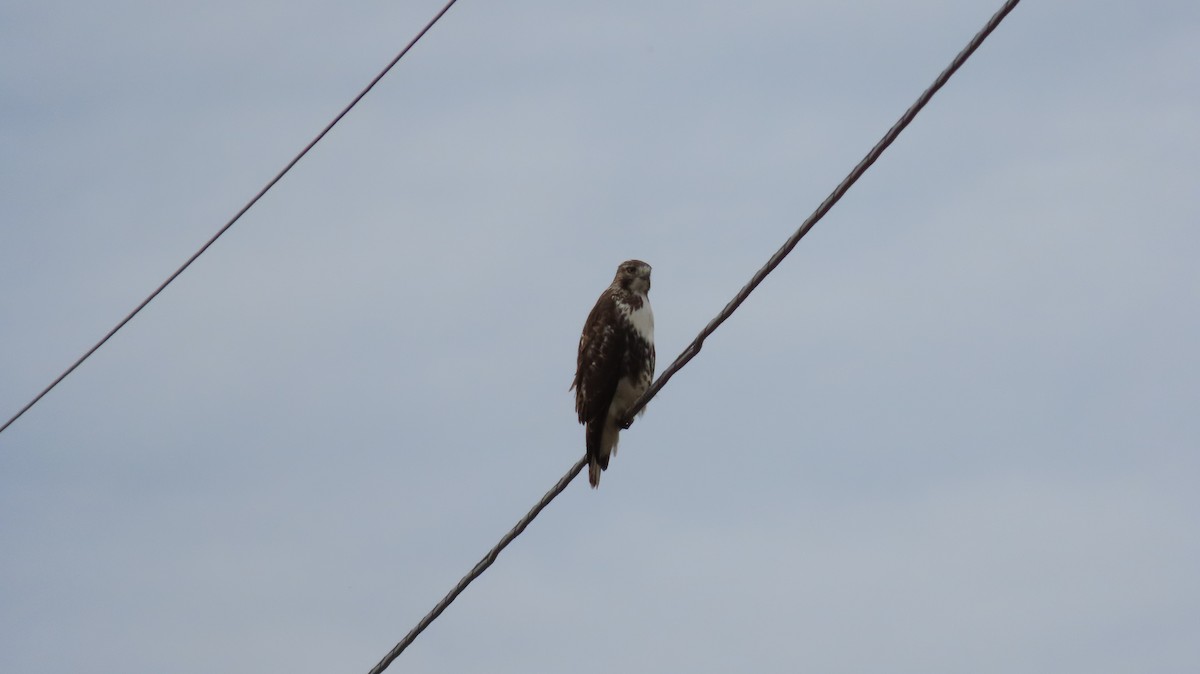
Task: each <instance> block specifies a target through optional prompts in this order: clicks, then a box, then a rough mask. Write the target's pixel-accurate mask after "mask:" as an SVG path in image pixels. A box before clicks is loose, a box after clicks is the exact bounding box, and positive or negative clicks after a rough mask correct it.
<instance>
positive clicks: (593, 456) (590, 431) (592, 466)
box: [586, 421, 608, 489]
mask: <svg viewBox="0 0 1200 674" xmlns="http://www.w3.org/2000/svg"><path fill="white" fill-rule="evenodd" d="M603 433H604V422H603V421H599V422H591V423H589V424H588V425H587V431H586V437H587V457H588V482H589V483H590V484H591V485H592V489H595V488H596V487H599V486H600V471H602V470H607V469H608V457H607V456H601V455H600V444H601V438H602V437H603Z"/></svg>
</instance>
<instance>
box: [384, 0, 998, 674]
mask: <svg viewBox="0 0 1200 674" xmlns="http://www.w3.org/2000/svg"><path fill="white" fill-rule="evenodd" d="M1019 3H1020V0H1008V1H1007V2H1005V3H1004V6H1003V7H1001V8H1000V10H999V11H997V12H996V13H995V14H993V15H992V18H991V19H989V20H988V22H987V24H985V25H984V27H983V28H982V29H980V31H979V32H978V33H976V34H975V37H973V38H971V41H970V42H969V43H967V46H966V47H964V48H963V50H962V51H960V52H959V53H958V55H957V56H955V57H954V60H953V61H951V62H950V65H948V66H946V69H945V70H943V71H942V72H941V74H939V75H938V76H937V79H935V80H934V81H933V84H930V85H929V87H928V88H926V89H925V91H923V92H922V93H921V95H920V96H918V97H917V100H916V102H914V103H913V104H912V105H911V106H909V108H908V110H905V111H904V114H903V115H901V116H900V119H899V120H897V121H896V123H895V124H893V125H892V128H890V129H888V131H887V133H885V134H884V135H883V138H880V139H879V142H877V143H875V146H874V147H872V148H871V150H870V151H869V152H867V155H866V156H865V157H863V158H862V161H860V162H858V164H857V165H856V166H855V167H854V168H853V169H852V170H851V171H850V173H849V174H848V175H847V176H846V177H845V178H844V179H842V182H840V183H838V186H837V187H836V188H834V190H833V192H831V193H830V194H829V196H828V197H826V198H825V201H822V202H821V205H820V206H817V209H816V210H815V211H813V212H812V215H810V216H808V218H807V219H806V220H805V221H804V222H803V223H802V224H801V225H800V228H799V229H797V230H796V232H795V233H794V234H792V235H791V236H790V237H788V240H787V241H785V242H784V244H783V246H782V247H780V249H779V250H777V251H775V254H774V255H772V256H771V259H769V260H767V263H766V264H765V265H763V266H762V268H761V269H759V270H758V271H757V272H755V273H754V276H753V277H751V278H750V281H749V282H748V283H746V285H745V286H743V287H742V289H741V290H739V291H738V293H737V295H735V296H734V298H733V299H732V300H730V301H729V304H726V305H725V308H724V309H722V310H721V312H720V313H719V314H717V317H716V318H714V319H713V320H711V321H709V323H708V325H706V326H704V329H703V330H701V331H700V334H699V335H697V336H696V339H694V340H692V342H691V344H688V346H687V348H685V349H684V350H683V353H681V354H679V357H678V358H676V359H675V361H674V362H672V363H671V364H670V365H669V366H667V369H665V370H663V372H662V374H660V375H659V376H658V379H656V380H655V381H654V383H653V384H652V385H651V386H650V388H649V389H647V390H646V392H645V393H644V394H642V397H640V398H638V399H637V401H635V402H634V404H633V406H632V407H630V408H629V411H628V412H627V413H626V415H625V419H624V422H623V423H624V426H625V427H626V428H628V427H629V425H630V424H631V423H632V419H633V418H634V416H635V415H636V414H637V413H638V411H639V410H641V409H642V408H644V407H645V406H646V403H648V402H650V399H651V398H653V397H654V396H655V395H657V394H658V392H659V391H661V390H662V387H663V386H665V385H666V383H667V381H669V380H670V379H671V377H672V376H673V375H674V374H675V373H676V372H678V371H679V370H680V369H681V368H683V366H684V365H687V363H688V361H690V360H691V359H692V358H695V357H696V354H698V353H700V348H701V346H703V344H704V340H705V339H706V338H707V337H708V336H709V335H711V334H712V333H713V332H714V331H716V329H717V328H718V327H720V325H721V324H722V323H724V322H725V320H726V319H728V318H729V317H730V316H731V315H732V314H733V312H734V311H737V308H738V307H739V306H741V304H742V302H745V301H746V298H747V297H749V296H750V293H752V292H754V289H755V288H757V287H758V285H759V284H760V283H762V282H763V279H765V278H766V277H767V275H768V274H770V273H771V272H772V271H773V270H774V269H775V268H776V267H778V266H779V263H780V262H782V261H783V258H785V257H787V255H788V253H790V252H792V249H793V248H795V247H796V244H797V243H799V242H800V239H802V238H804V235H805V234H807V233H808V232H809V230H811V229H812V228H813V225H815V224H817V221H819V220H820V219H821V218H823V217H825V214H826V213H828V212H829V209H831V208H833V205H834V204H836V203H837V202H838V200H840V199H841V198H842V196H843V195H844V194H845V193H846V191H847V190H849V189H850V187H851V186H852V185H853V184H854V183H855V182H856V181H857V180H858V179H859V178H860V177H862V175H863V174H864V173H866V171H867V169H868V168H870V167H871V164H874V163H875V160H876V159H879V156H880V155H882V154H883V151H884V150H886V149H887V148H888V146H889V145H891V144H892V142H893V141H894V140H896V138H897V137H898V136H899V135H900V133H901V132H902V131H904V129H905V127H907V126H908V125H909V124H910V123H911V122H912V121H913V119H914V118H916V116H917V113H919V112H920V111H921V109H922V108H924V107H925V104H927V103H928V102H929V100H930V99H931V98H933V95H934V94H936V93H937V92H938V90H939V89H941V88H942V87H943V86H944V85H945V84H946V82H947V81H949V79H950V77H951V76H953V75H954V73H955V72H956V71H957V70H958V69H959V68H960V67H962V64H963V63H966V61H967V59H969V58H970V57H971V54H973V53H975V50H976V49H978V48H979V45H981V44H983V41H984V40H986V39H987V37H988V36H989V35H991V34H992V31H994V30H995V29H996V27H997V26H999V25H1000V22H1002V21H1004V18H1005V17H1006V16H1008V14H1009V12H1011V11H1012V10H1013V9H1014V8H1015V7H1016V6H1017V4H1019ZM586 462H587V457H584V458H582V459H580V460H579V461H578V462H576V463H575V465H574V466H572V467H571V469H570V470H568V471H567V473H566V474H565V475H563V476H562V478H560V479H559V481H558V483H557V484H555V485H554V487H553V488H551V489H550V491H548V492H546V495H545V496H543V497H542V500H540V501H538V503H537V505H535V506H534V507H533V509H532V510H530V511H529V512H528V513H527V514H526V515H525V517H522V518H521V520H520V521H519V522H517V525H516V526H515V527H513V528H512V529H511V530H510V531H509V532H508V533H507V534H505V535H504V538H501V539H500V542H499V543H497V544H496V546H495V547H493V548H492V549H491V550H490V551H489V552H488V553H487V554H486V555H484V557H483V559H481V560H479V563H478V564H476V565H475V567H474V568H472V569H471V572H470V573H468V574H467V575H465V576H463V578H462V579H461V580H459V581H458V584H457V585H455V586H454V588H453V589H452V590H450V592H449V593H447V594H446V596H445V597H442V600H441V601H439V602H438V603H437V605H436V606H434V607H433V610H431V611H430V612H429V613H427V614H425V617H423V618H421V620H420V622H418V623H417V626H416V627H414V628H413V629H412V630H411V631H409V633H408V634H407V635H405V637H404V638H403V639H402V640H400V642H399V643H397V644H396V645H395V647H393V648H392V650H391V651H390V652H389V653H388V654H387V655H386V656H384V658H383V660H380V661H379V664H377V665H375V667H374V668H373V669H371V671H370V673H369V674H379V673H380V672H382V671H383V670H385V669H387V667H388V665H390V664H391V663H392V661H393V660H395V659H396V658H397V657H398V656H399V655H400V654H401V653H402V652H404V649H406V648H408V646H409V644H411V643H412V642H413V640H415V639H416V638H417V635H419V634H420V633H421V632H422V631H424V629H425V628H426V627H428V626H429V624H430V623H432V622H433V621H434V620H435V619H437V617H438V616H439V615H441V614H442V611H445V610H446V607H447V606H449V605H450V603H451V602H453V601H454V600H455V598H457V597H458V595H460V594H462V591H463V590H465V589H466V587H467V585H470V584H471V581H473V580H475V579H476V578H478V577H479V576H480V575H482V574H483V572H484V571H486V570H487V568H488V567H489V566H491V565H492V563H493V562H495V561H496V558H497V557H498V556H499V555H500V551H501V550H503V549H504V548H505V547H507V546H508V544H509V543H511V542H512V541H513V539H514V538H516V537H517V536H519V535H520V534H521V532H522V531H524V530H525V527H527V526H529V523H530V522H532V521H533V519H534V518H535V517H537V516H538V513H540V512H542V510H543V509H544V508H545V507H546V506H547V505H549V503H550V501H552V500H554V498H555V497H556V496H558V495H559V494H561V493H562V491H563V490H564V489H566V487H567V485H568V484H570V482H571V480H573V479H575V476H576V475H578V474H579V472H580V471H581V470H583V465H584V464H585V463H586Z"/></svg>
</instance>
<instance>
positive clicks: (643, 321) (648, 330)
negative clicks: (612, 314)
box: [620, 295, 654, 344]
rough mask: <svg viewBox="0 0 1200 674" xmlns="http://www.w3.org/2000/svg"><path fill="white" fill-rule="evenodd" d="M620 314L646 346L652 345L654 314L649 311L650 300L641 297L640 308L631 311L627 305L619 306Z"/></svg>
mask: <svg viewBox="0 0 1200 674" xmlns="http://www.w3.org/2000/svg"><path fill="white" fill-rule="evenodd" d="M620 307H621V313H622V315H623V316H624V317H625V318H626V319H627V320H628V321H629V324H630V325H631V326H633V329H634V331H635V332H637V334H638V336H640V337H641V338H642V339H644V340H646V343H647V344H653V343H654V312H653V311H651V310H650V299H649V298H647V297H646V296H644V295H643V296H642V306H640V307H638V308H637V309H633V308H632V307H630V306H629V305H628V304H621V305H620Z"/></svg>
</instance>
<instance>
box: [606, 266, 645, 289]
mask: <svg viewBox="0 0 1200 674" xmlns="http://www.w3.org/2000/svg"><path fill="white" fill-rule="evenodd" d="M613 285H615V286H617V287H619V288H624V289H625V290H628V291H629V292H634V293H638V294H641V295H645V294H647V293H649V292H650V265H648V264H646V263H645V262H642V261H641V260H626V261H624V262H622V263H621V266H619V267H617V276H616V278H614V279H613Z"/></svg>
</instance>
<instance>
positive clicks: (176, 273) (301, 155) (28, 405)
mask: <svg viewBox="0 0 1200 674" xmlns="http://www.w3.org/2000/svg"><path fill="white" fill-rule="evenodd" d="M455 2H458V0H449V2H447V3H446V4H445V5H444V6H443V7H442V8H441V9H440V10H439V11H438V13H437V14H435V15H434V17H433V18H432V19H430V20H429V22H428V23H426V24H425V27H424V28H422V29H421V30H420V32H418V33H417V35H416V37H414V38H413V39H412V40H410V41H409V42H408V44H406V45H405V46H404V49H401V50H400V53H398V54H396V57H395V58H393V59H392V60H391V62H390V63H388V64H387V65H386V66H385V67H384V68H383V70H381V71H379V74H378V75H376V76H375V77H374V79H372V80H371V81H370V83H368V84H367V86H365V87H363V90H362V91H360V92H358V95H357V96H355V97H354V99H353V100H351V101H350V103H349V104H347V105H346V107H344V108H342V111H341V112H339V113H338V114H337V116H336V117H334V118H333V121H331V122H329V123H328V124H326V125H325V128H324V129H321V132H320V133H318V134H317V135H316V137H315V138H313V139H312V140H311V141H309V142H308V145H305V146H304V149H302V150H300V152H299V153H298V154H297V155H296V156H295V157H292V160H291V161H289V162H288V163H287V165H286V166H284V167H283V169H282V170H281V171H280V172H279V173H276V174H275V177H274V178H271V180H270V181H269V182H268V183H267V184H266V186H265V187H263V188H262V189H261V190H259V191H258V194H255V195H254V198H252V199H250V201H248V202H246V205H245V206H242V208H241V210H239V211H238V212H237V213H235V214H234V216H233V217H232V218H230V219H229V222H226V223H225V225H224V226H223V227H221V229H218V230H217V233H216V234H213V235H212V238H210V239H209V240H208V241H206V242H205V243H204V245H203V246H200V249H199V250H197V251H196V252H195V253H193V254H192V256H191V257H189V258H188V259H187V260H186V261H185V262H184V263H183V264H182V265H180V266H179V268H178V269H176V270H175V271H174V273H172V274H171V275H170V276H168V277H167V280H165V281H163V282H162V283H161V284H159V286H158V287H157V288H155V289H154V292H152V293H150V294H149V295H148V296H147V297H146V299H144V300H142V302H141V304H139V305H137V306H136V307H134V308H133V311H131V312H129V314H127V315H126V316H125V318H122V319H121V322H120V323H117V324H116V326H115V327H113V329H112V330H109V331H108V334H106V335H104V337H101V338H100V341H98V342H96V343H95V344H94V345H92V348H90V349H88V350H87V351H86V352H85V353H84V354H83V355H82V356H80V357H79V359H78V360H76V361H75V362H74V363H72V364H71V367H68V368H67V369H66V370H64V371H63V373H62V374H60V375H58V377H57V378H56V379H55V380H54V381H52V382H50V385H49V386H47V387H46V388H44V389H42V392H41V393H39V394H37V395H36V396H34V397H33V400H30V401H29V402H28V403H26V404H25V406H24V407H22V408H21V409H20V410H18V411H17V413H16V414H14V415H13V416H12V418H11V419H9V420H8V421H6V422H4V425H3V426H0V433H3V432H4V431H5V429H7V428H8V427H9V426H11V425H12V424H13V422H14V421H16V420H17V419H20V418H21V415H23V414H25V413H26V412H28V411H29V409H30V408H31V407H33V406H34V405H36V404H37V403H38V401H39V400H41V399H42V398H43V397H45V395H46V394H47V393H49V392H50V391H51V390H52V389H53V388H54V387H55V386H58V384H59V382H61V381H62V380H64V379H66V378H67V376H68V375H70V374H71V373H72V372H74V371H75V368H77V367H79V366H80V365H82V364H83V361H85V360H87V359H88V358H90V357H91V356H92V354H93V353H96V351H97V350H98V349H99V348H100V347H102V346H104V343H105V342H107V341H108V340H109V338H111V337H112V336H113V335H115V334H117V331H118V330H120V329H121V328H123V327H125V324H126V323H128V322H129V321H131V320H133V317H134V316H137V315H138V313H139V312H141V310H142V309H145V308H146V305H147V304H150V302H151V301H153V300H154V298H155V297H158V294H159V293H161V292H162V291H163V290H165V289H166V287H167V286H169V285H171V282H172V281H174V280H175V279H176V278H178V277H179V275H180V274H182V273H183V271H184V270H185V269H187V268H188V267H190V266H191V264H192V263H193V262H195V261H196V258H198V257H200V256H201V255H203V254H204V251H206V250H208V248H209V246H212V245H213V244H214V243H216V242H217V239H219V238H221V235H222V234H224V233H225V232H226V231H228V230H229V228H230V227H233V223H235V222H237V221H238V220H239V219H241V217H242V216H243V215H245V214H246V211H248V210H250V208H251V207H252V206H254V204H256V203H258V200H259V199H261V198H262V197H263V195H265V194H266V193H267V192H268V191H270V189H271V188H272V187H274V186H275V183H277V182H279V181H280V179H282V178H283V176H285V175H287V172H288V171H290V170H292V167H293V166H295V165H296V163H297V162H299V161H300V160H301V159H303V158H304V155H306V154H308V151H309V150H311V149H313V147H314V146H316V144H317V143H319V142H321V139H322V138H324V137H325V134H327V133H329V131H330V130H331V129H333V127H334V126H336V125H337V123H338V122H340V121H342V118H343V117H345V116H346V114H347V113H348V112H350V110H351V109H352V108H353V107H354V106H355V105H358V102H359V101H361V100H362V99H363V97H364V96H366V95H367V93H368V92H369V91H371V89H373V88H375V85H376V84H378V83H379V80H382V79H383V77H384V75H387V74H388V71H390V70H391V69H392V67H393V66H395V65H396V64H397V63H399V62H400V59H402V58H404V55H405V54H407V53H408V50H410V49H412V48H413V45H415V44H417V42H419V41H420V40H421V38H422V37H424V36H425V33H428V32H429V29H430V28H433V25H434V24H435V23H437V22H438V20H439V19H441V18H442V16H443V15H445V14H446V12H448V11H450V8H451V7H453V6H454V3H455Z"/></svg>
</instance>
